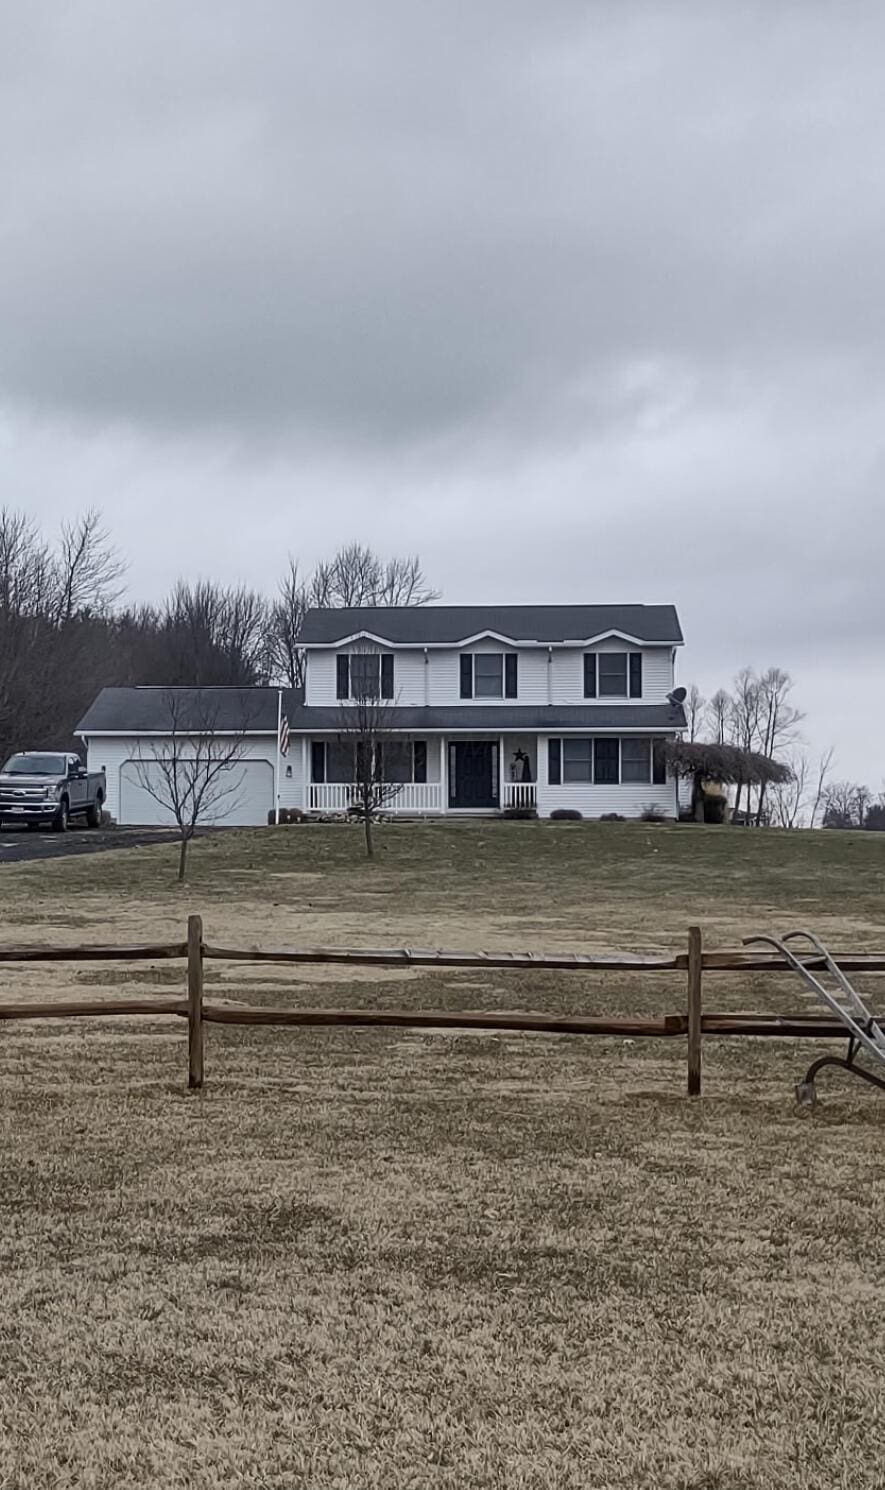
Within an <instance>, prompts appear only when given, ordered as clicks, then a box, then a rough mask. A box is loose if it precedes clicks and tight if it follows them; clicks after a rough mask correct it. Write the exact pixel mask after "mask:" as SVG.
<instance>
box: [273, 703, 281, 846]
mask: <svg viewBox="0 0 885 1490" xmlns="http://www.w3.org/2000/svg"><path fill="white" fill-rule="evenodd" d="M282 728H283V690H282V688H278V689H277V748H276V754H275V755H274V772H273V799H274V819H273V820H274V822H275V823H276V825H277V827H279V825H280V730H281V729H282Z"/></svg>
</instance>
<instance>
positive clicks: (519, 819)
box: [501, 807, 538, 823]
mask: <svg viewBox="0 0 885 1490" xmlns="http://www.w3.org/2000/svg"><path fill="white" fill-rule="evenodd" d="M501 816H502V817H504V818H507V820H508V822H511V823H525V822H531V821H532V819H534V818H536V817H537V816H538V809H537V807H505V808H503V810H502V812H501Z"/></svg>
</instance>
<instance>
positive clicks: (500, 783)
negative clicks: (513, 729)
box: [498, 735, 504, 812]
mask: <svg viewBox="0 0 885 1490" xmlns="http://www.w3.org/2000/svg"><path fill="white" fill-rule="evenodd" d="M503 807H504V736H503V735H501V736H500V737H499V739H498V811H499V812H501V811H502V809H503Z"/></svg>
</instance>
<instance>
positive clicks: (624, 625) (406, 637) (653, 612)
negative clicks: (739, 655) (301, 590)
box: [301, 605, 682, 646]
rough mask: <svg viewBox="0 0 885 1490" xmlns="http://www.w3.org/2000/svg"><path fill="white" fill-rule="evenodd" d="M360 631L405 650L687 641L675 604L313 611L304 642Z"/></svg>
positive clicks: (331, 640) (325, 642)
mask: <svg viewBox="0 0 885 1490" xmlns="http://www.w3.org/2000/svg"><path fill="white" fill-rule="evenodd" d="M360 631H368V632H371V633H372V635H373V636H378V637H381V638H383V640H384V641H388V642H391V643H393V644H396V645H400V646H408V645H412V646H445V645H449V646H456V645H457V644H458V643H459V642H463V641H464V640H465V639H466V638H467V637H470V636H476V635H478V634H479V633H481V632H484V631H493V632H496V633H497V635H499V636H505V637H507V638H508V639H509V640H510V641H514V642H518V641H521V642H529V641H531V642H542V643H551V642H564V641H573V642H583V641H587V640H588V639H589V638H590V637H593V636H602V635H604V634H605V633H606V632H609V631H621V632H624V633H625V634H626V635H627V636H635V637H636V638H637V639H638V640H639V641H644V642H657V643H667V642H670V643H673V644H678V643H679V642H681V641H682V629H681V627H680V625H679V618H678V616H677V615H676V607H675V606H672V605H421V606H418V605H403V606H389V607H386V608H378V607H375V608H369V607H358V608H351V609H343V610H332V609H329V610H309V611H308V612H307V615H306V616H305V618H304V626H303V629H302V632H301V641H302V642H303V644H304V645H305V646H334V644H335V643H336V642H340V641H342V640H343V639H344V638H346V637H348V636H353V635H354V634H356V633H358V632H360Z"/></svg>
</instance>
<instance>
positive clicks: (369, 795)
mask: <svg viewBox="0 0 885 1490" xmlns="http://www.w3.org/2000/svg"><path fill="white" fill-rule="evenodd" d="M363 655H364V656H366V657H378V653H365V654H361V653H351V654H350V667H351V679H353V678H354V677H355V676H356V677H358V678H360V679H362V681H361V682H359V683H358V684H357V685H356V687H355V688H354V684H353V682H352V684H351V690H352V699H351V702H349V703H346V704H342V706H341V709H340V711H339V727H338V747H339V750H340V751H341V753H342V756H343V759H344V762H345V770H346V771H347V773H348V774H349V776H350V781H351V784H352V788H353V796H352V810H353V811H354V812H355V813H356V814H357V815H358V816H359V817H360V819H361V820H362V823H363V827H364V830H365V835H366V856H367V858H369V859H371V858H373V857H374V854H375V844H374V832H373V830H374V824H375V822H376V821H377V819H378V816H379V814H380V813H381V812H382V810H383V809H384V807H385V806H387V804H388V803H390V802H392V801H394V800H395V798H396V797H398V796H399V794H400V792H401V791H402V788H403V782H404V780H405V779H406V775H405V772H404V770H403V762H404V760H405V758H406V757H407V756H408V754H409V752H410V751H411V741H409V740H408V739H407V738H406V737H405V736H404V735H403V733H402V731H401V730H398V729H397V709H396V705H395V704H394V703H393V701H392V700H390V699H384V698H381V696H380V694H381V688H380V665H379V671H378V678H377V681H376V680H375V679H374V678H373V676H372V672H371V669H370V668H360V669H358V670H357V669H354V659H355V658H357V657H360V656H363ZM409 779H410V777H409Z"/></svg>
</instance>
